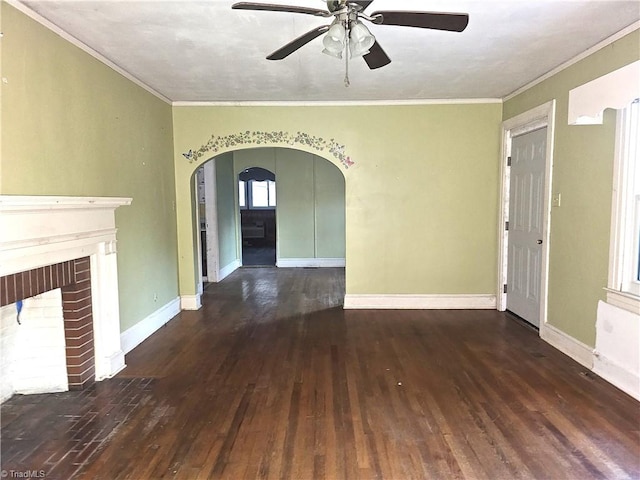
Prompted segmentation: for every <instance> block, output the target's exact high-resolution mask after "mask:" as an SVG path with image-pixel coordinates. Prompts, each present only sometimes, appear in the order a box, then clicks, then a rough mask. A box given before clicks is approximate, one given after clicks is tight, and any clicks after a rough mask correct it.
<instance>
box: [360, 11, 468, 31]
mask: <svg viewBox="0 0 640 480" xmlns="http://www.w3.org/2000/svg"><path fill="white" fill-rule="evenodd" d="M377 15H380V18H379V19H375V20H374V21H373V23H376V24H378V25H399V26H402V27H419V28H432V29H435V30H447V31H450V32H462V31H463V30H464V29H465V28H467V25H468V23H469V15H467V14H466V13H434V12H398V11H384V12H373V13H372V14H371V16H372V17H376V16H377Z"/></svg>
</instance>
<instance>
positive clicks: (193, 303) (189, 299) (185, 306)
mask: <svg viewBox="0 0 640 480" xmlns="http://www.w3.org/2000/svg"><path fill="white" fill-rule="evenodd" d="M200 285H202V283H200ZM201 295H202V294H201V293H198V294H196V295H180V310H200V307H202V301H201V298H200V297H201Z"/></svg>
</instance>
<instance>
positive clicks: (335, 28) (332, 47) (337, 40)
mask: <svg viewBox="0 0 640 480" xmlns="http://www.w3.org/2000/svg"><path fill="white" fill-rule="evenodd" d="M346 37H347V32H346V30H345V28H344V25H342V22H339V21H335V22H333V24H332V25H331V27H330V28H329V31H328V32H327V34H326V35H325V36H324V38H323V39H322V44H323V45H324V50H323V51H322V53H326V54H327V55H331V56H332V57H336V58H342V52H343V51H344V47H345V41H346Z"/></svg>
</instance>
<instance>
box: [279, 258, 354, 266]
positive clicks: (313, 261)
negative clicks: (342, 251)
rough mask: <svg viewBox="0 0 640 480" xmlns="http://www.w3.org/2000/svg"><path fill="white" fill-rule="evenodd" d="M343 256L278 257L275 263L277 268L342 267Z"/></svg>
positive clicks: (343, 262) (343, 263) (343, 264)
mask: <svg viewBox="0 0 640 480" xmlns="http://www.w3.org/2000/svg"><path fill="white" fill-rule="evenodd" d="M345 264H346V263H345V259H344V258H279V259H278V261H277V262H276V265H277V266H278V267H279V268H305V267H306V268H309V267H311V268H316V267H320V268H322V267H344V266H345Z"/></svg>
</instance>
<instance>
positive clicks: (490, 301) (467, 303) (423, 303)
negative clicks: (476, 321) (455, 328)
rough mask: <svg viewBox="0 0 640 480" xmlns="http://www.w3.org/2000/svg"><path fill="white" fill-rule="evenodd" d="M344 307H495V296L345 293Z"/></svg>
mask: <svg viewBox="0 0 640 480" xmlns="http://www.w3.org/2000/svg"><path fill="white" fill-rule="evenodd" d="M344 308H345V309H372V310H375V309H381V310H382V309H388V310H479V309H491V310H493V309H495V308H496V296H495V295H489V294H487V295H485V294H469V295H467V294H462V295H440V294H436V295H406V294H400V295H397V294H394V295H370V294H347V295H345V296H344Z"/></svg>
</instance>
